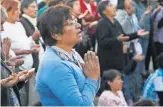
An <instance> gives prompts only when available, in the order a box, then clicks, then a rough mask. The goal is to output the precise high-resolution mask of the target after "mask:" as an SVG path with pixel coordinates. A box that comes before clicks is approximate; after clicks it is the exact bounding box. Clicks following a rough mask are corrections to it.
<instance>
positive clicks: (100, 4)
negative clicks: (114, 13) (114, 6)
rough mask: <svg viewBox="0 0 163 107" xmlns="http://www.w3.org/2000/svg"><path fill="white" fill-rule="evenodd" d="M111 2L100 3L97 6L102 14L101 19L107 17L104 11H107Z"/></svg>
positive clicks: (106, 0)
mask: <svg viewBox="0 0 163 107" xmlns="http://www.w3.org/2000/svg"><path fill="white" fill-rule="evenodd" d="M109 2H110V1H109V0H105V1H100V2H99V3H98V5H97V11H98V13H99V14H100V16H101V17H105V15H104V13H103V12H104V10H105V9H106V7H107V6H108V4H109Z"/></svg>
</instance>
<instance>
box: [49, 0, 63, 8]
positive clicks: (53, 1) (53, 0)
mask: <svg viewBox="0 0 163 107" xmlns="http://www.w3.org/2000/svg"><path fill="white" fill-rule="evenodd" d="M60 3H63V0H52V1H50V2H49V4H48V7H52V6H55V5H58V4H60Z"/></svg>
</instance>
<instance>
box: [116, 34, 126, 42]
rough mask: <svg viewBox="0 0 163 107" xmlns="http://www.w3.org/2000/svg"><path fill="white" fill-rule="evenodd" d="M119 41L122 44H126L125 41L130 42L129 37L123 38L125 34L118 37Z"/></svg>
mask: <svg viewBox="0 0 163 107" xmlns="http://www.w3.org/2000/svg"><path fill="white" fill-rule="evenodd" d="M117 39H118V40H119V41H121V42H125V41H128V40H129V37H128V36H123V34H121V35H119V36H118V37H117Z"/></svg>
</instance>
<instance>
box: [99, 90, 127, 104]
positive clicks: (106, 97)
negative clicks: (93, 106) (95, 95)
mask: <svg viewBox="0 0 163 107" xmlns="http://www.w3.org/2000/svg"><path fill="white" fill-rule="evenodd" d="M117 93H118V96H116V95H115V94H114V93H113V92H112V91H109V90H105V91H103V92H102V94H101V96H100V97H99V102H98V106H127V103H126V101H125V98H124V95H123V92H122V91H121V90H120V91H117Z"/></svg>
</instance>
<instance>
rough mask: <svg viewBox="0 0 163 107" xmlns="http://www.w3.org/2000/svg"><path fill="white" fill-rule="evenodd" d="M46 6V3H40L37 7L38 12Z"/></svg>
mask: <svg viewBox="0 0 163 107" xmlns="http://www.w3.org/2000/svg"><path fill="white" fill-rule="evenodd" d="M45 5H46V3H45V2H44V1H42V2H40V3H39V4H38V5H37V6H38V10H40V9H41V8H43V7H44V6H45Z"/></svg>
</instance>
